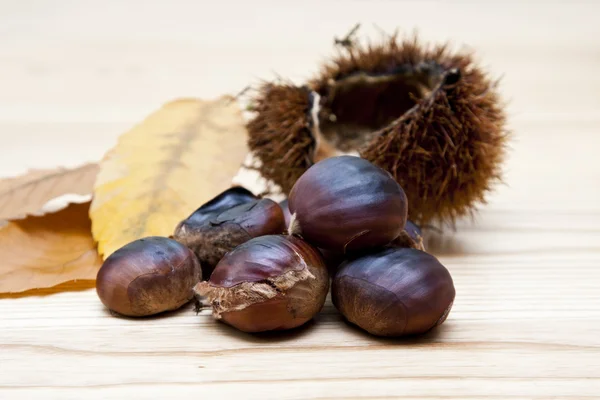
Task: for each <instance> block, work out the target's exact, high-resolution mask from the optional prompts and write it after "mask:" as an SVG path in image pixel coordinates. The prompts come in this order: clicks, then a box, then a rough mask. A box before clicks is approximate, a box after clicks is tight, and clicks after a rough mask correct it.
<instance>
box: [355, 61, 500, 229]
mask: <svg viewBox="0 0 600 400" xmlns="http://www.w3.org/2000/svg"><path fill="white" fill-rule="evenodd" d="M440 61H443V62H445V63H446V64H447V65H448V66H449V67H451V68H452V67H454V68H455V69H448V70H447V71H446V72H445V73H444V75H445V76H444V79H443V81H442V82H441V83H440V84H439V85H438V87H436V88H434V89H433V90H432V92H431V94H430V95H429V96H427V97H425V98H423V99H421V100H420V101H419V103H418V104H417V106H415V107H413V108H412V109H411V110H410V111H408V112H407V113H405V114H404V115H403V116H402V117H401V118H399V119H398V120H396V121H394V122H393V123H392V124H390V125H389V126H387V127H385V128H384V129H382V130H381V131H379V132H378V134H376V135H375V136H374V139H373V140H372V141H371V143H369V145H368V146H367V147H366V148H365V149H364V150H363V151H362V152H361V156H362V157H364V158H366V159H368V160H369V161H371V162H373V163H374V164H376V165H378V166H380V167H382V168H384V169H386V170H387V171H389V172H390V173H391V174H392V175H393V176H394V177H395V178H396V180H397V181H398V182H399V183H400V185H401V186H402V187H403V188H404V190H405V192H406V194H407V197H408V202H409V204H410V209H409V218H410V219H412V220H415V221H418V222H419V223H422V224H423V223H425V224H426V223H428V222H430V221H432V220H434V219H439V220H442V221H447V222H453V221H454V220H455V219H456V218H457V217H460V216H464V215H467V214H469V213H470V212H471V211H472V210H473V208H474V207H475V205H476V203H478V202H485V193H486V192H487V191H488V190H490V186H491V184H492V183H493V182H494V181H497V180H499V179H500V175H501V164H502V161H503V159H504V154H505V143H506V139H507V134H506V132H505V130H504V122H505V121H504V114H503V111H502V109H501V107H500V106H499V104H498V99H497V95H496V93H495V90H494V87H493V84H492V83H491V82H490V81H488V79H487V78H486V77H485V75H483V73H482V72H481V71H479V70H478V69H476V68H474V67H472V65H471V60H470V58H469V57H467V56H464V57H460V58H456V57H455V58H453V59H451V60H447V59H442V60H440ZM450 61H451V62H452V63H450Z"/></svg>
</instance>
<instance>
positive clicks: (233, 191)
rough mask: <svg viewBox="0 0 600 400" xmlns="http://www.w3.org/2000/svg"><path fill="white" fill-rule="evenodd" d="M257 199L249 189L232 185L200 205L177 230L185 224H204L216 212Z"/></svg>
mask: <svg viewBox="0 0 600 400" xmlns="http://www.w3.org/2000/svg"><path fill="white" fill-rule="evenodd" d="M255 200H258V197H256V196H255V195H254V194H253V193H252V192H251V191H249V190H248V189H246V188H244V187H242V186H234V187H231V188H229V189H227V190H225V191H224V192H222V193H221V194H219V195H217V196H216V197H214V198H213V199H212V200H210V201H208V202H206V203H204V204H203V205H202V206H200V208H198V209H197V210H196V211H194V212H193V213H192V214H191V215H190V216H189V217H187V218H186V219H184V220H183V221H181V222H180V223H179V225H177V228H175V231H177V230H179V229H180V228H181V227H182V225H184V224H185V225H189V226H199V225H202V224H203V223H205V222H206V221H208V220H209V219H210V218H212V217H213V216H214V215H215V214H220V213H221V212H223V211H226V210H228V209H230V208H233V207H235V206H239V205H240V204H244V203H249V202H251V201H255Z"/></svg>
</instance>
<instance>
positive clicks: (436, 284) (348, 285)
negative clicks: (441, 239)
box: [331, 248, 456, 336]
mask: <svg viewBox="0 0 600 400" xmlns="http://www.w3.org/2000/svg"><path fill="white" fill-rule="evenodd" d="M455 294H456V293H455V289H454V283H453V281H452V277H451V276H450V273H449V272H448V270H447V269H446V268H445V267H444V266H443V265H442V264H441V263H440V262H439V261H438V260H437V259H436V258H435V257H434V256H432V255H430V254H428V253H425V252H423V251H420V250H416V249H408V248H387V249H384V250H381V251H378V252H374V253H372V254H368V255H364V256H361V257H358V258H355V259H353V260H349V261H346V262H345V263H343V264H342V265H340V268H339V269H338V271H337V273H336V275H335V278H334V279H333V284H332V292H331V295H332V301H333V304H334V305H335V307H336V308H337V309H338V310H339V311H340V313H342V315H343V316H344V317H345V318H346V319H347V320H348V321H349V322H351V323H353V324H355V325H358V326H359V327H361V328H362V329H364V330H366V331H367V332H369V333H371V334H373V335H378V336H404V335H413V334H420V333H425V332H427V331H429V330H430V329H432V328H434V327H436V326H438V325H440V324H441V323H443V322H444V321H445V320H446V318H447V316H448V313H449V312H450V309H451V308H452V304H453V302H454V296H455Z"/></svg>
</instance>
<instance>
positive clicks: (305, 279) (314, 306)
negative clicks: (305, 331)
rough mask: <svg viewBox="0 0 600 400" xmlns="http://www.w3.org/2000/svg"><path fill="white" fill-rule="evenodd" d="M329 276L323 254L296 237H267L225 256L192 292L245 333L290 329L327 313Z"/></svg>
mask: <svg viewBox="0 0 600 400" xmlns="http://www.w3.org/2000/svg"><path fill="white" fill-rule="evenodd" d="M328 290H329V275H328V273H327V268H326V267H325V262H324V261H323V258H322V257H321V254H320V253H319V252H318V251H317V249H315V248H314V247H312V246H311V245H310V244H308V243H306V242H305V241H304V240H302V239H300V238H297V237H294V236H284V235H268V236H261V237H257V238H254V239H251V240H249V241H247V242H246V243H244V244H242V245H240V246H238V247H236V248H235V249H234V250H233V251H231V252H229V253H227V254H226V255H225V257H223V259H222V260H221V261H220V262H219V264H218V265H217V267H216V268H215V270H214V272H213V274H212V275H211V277H210V279H209V280H208V281H207V282H200V283H198V284H197V285H196V286H195V287H194V291H195V292H196V294H197V295H198V296H199V297H200V298H202V300H203V301H202V302H203V303H208V304H210V305H212V310H213V316H214V317H215V318H216V319H220V320H222V321H223V322H225V323H227V324H229V325H231V326H233V327H235V328H237V329H239V330H241V331H244V332H263V331H271V330H281V329H291V328H295V327H298V326H300V325H302V324H304V323H305V322H307V321H309V320H310V319H312V318H313V317H314V316H315V315H316V314H317V313H318V312H319V311H320V310H321V308H322V307H323V304H324V303H325V297H326V296H327V292H328Z"/></svg>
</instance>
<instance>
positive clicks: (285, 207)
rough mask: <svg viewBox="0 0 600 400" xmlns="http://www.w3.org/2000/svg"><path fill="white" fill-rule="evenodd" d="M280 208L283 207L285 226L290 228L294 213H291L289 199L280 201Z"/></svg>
mask: <svg viewBox="0 0 600 400" xmlns="http://www.w3.org/2000/svg"><path fill="white" fill-rule="evenodd" d="M279 206H280V207H281V210H282V211H283V218H284V219H285V226H286V227H289V226H290V222H292V213H290V207H289V205H288V199H285V200H282V201H280V202H279Z"/></svg>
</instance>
